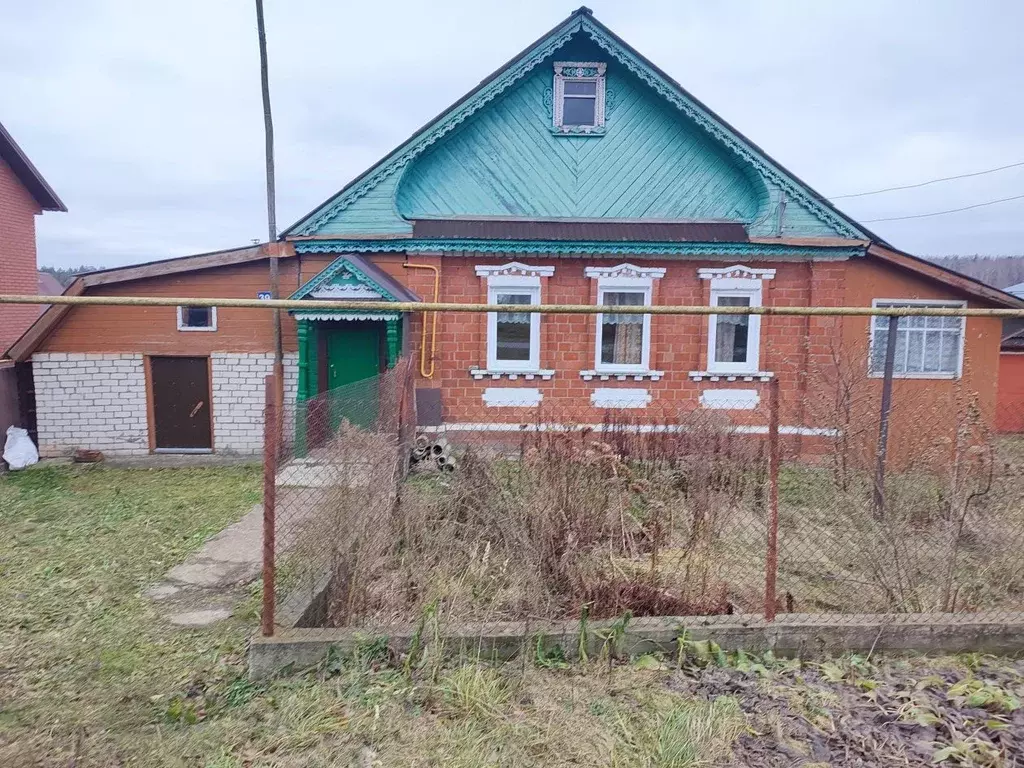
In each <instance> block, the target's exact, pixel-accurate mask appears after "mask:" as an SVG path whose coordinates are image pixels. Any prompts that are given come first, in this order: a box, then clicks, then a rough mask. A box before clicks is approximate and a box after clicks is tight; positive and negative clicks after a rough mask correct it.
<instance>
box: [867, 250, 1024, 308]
mask: <svg viewBox="0 0 1024 768" xmlns="http://www.w3.org/2000/svg"><path fill="white" fill-rule="evenodd" d="M867 255H868V258H875V259H878V260H879V261H884V262H886V263H887V264H892V265H893V266H895V267H899V268H901V269H905V270H907V271H909V272H914V273H916V274H918V275H921V276H923V277H926V278H928V279H930V280H935V281H936V282H939V283H942V284H943V285H946V286H948V287H950V288H954V289H955V290H958V291H960V292H961V293H964V294H967V295H969V296H973V297H975V298H976V299H980V300H981V301H986V302H989V303H991V304H995V305H997V306H1000V307H1011V308H1013V309H1024V299H1021V298H1019V297H1017V296H1014V295H1013V294H1012V293H1007V292H1006V291H1001V290H999V289H998V288H993V287H992V286H991V285H989V284H987V283H983V282H981V280H975V279H974V278H973V277H969V276H968V275H962V274H960V273H959V272H955V271H954V270H952V269H948V268H946V267H941V266H939V265H938V264H933V263H932V262H930V261H927V260H926V259H922V258H920V257H918V256H911V255H910V254H909V253H904V252H903V251H898V250H896V249H895V248H892V247H890V246H885V245H881V244H879V243H872V244H871V245H869V246H868V250H867Z"/></svg>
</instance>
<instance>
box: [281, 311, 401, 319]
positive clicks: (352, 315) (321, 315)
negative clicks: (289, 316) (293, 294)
mask: <svg viewBox="0 0 1024 768" xmlns="http://www.w3.org/2000/svg"><path fill="white" fill-rule="evenodd" d="M294 314H295V319H296V320H398V319H399V318H400V317H401V316H402V314H401V312H331V311H320V312H295V313H294Z"/></svg>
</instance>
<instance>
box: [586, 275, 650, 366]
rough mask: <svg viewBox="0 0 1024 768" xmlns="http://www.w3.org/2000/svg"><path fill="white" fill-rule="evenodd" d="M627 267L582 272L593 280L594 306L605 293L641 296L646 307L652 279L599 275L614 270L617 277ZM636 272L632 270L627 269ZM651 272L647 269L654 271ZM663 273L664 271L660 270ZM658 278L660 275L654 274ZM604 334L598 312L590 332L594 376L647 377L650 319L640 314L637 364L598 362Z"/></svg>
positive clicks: (600, 314) (602, 316)
mask: <svg viewBox="0 0 1024 768" xmlns="http://www.w3.org/2000/svg"><path fill="white" fill-rule="evenodd" d="M630 266H631V265H628V264H624V265H621V267H612V268H610V269H609V268H602V267H590V268H588V269H586V270H585V274H586V275H587V277H591V278H593V277H597V303H598V305H601V304H604V294H605V293H642V294H643V297H644V299H643V304H644V305H648V306H649V305H650V303H651V295H652V293H653V289H654V280H655V279H657V278H655V277H604V276H600V275H601V274H602V272H603V273H604V274H615V272H614V270H620V272H619V273H618V274H621V270H622V267H630ZM631 268H632V269H633V270H636V269H637V268H636V267H631ZM654 271H655V270H651V272H654ZM660 272H661V273H662V274H664V272H665V270H664V269H662V270H660ZM658 277H661V275H658ZM603 335H604V313H603V312H602V313H598V315H597V329H596V332H595V333H594V372H595V373H596V374H598V375H600V374H602V373H633V374H647V373H650V372H651V316H650V315H643V331H642V332H641V344H640V364H639V365H618V364H612V363H602V362H601V340H602V337H603Z"/></svg>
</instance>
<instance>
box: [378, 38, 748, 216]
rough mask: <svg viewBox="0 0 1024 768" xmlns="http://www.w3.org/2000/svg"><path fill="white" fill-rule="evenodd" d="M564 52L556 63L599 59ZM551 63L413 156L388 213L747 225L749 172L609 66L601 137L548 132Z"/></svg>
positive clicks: (587, 50) (588, 50)
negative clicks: (708, 221)
mask: <svg viewBox="0 0 1024 768" xmlns="http://www.w3.org/2000/svg"><path fill="white" fill-rule="evenodd" d="M573 48H575V50H571V51H560V52H559V53H558V54H557V55H558V56H565V57H566V58H567V60H572V61H592V60H594V58H595V57H597V56H600V55H601V54H602V53H603V52H602V51H600V49H598V48H597V46H594V45H593V44H591V45H589V46H573ZM605 58H607V57H605ZM552 62H553V59H552V60H551V61H548V62H545V63H544V64H542V65H541V66H539V67H537V69H536V70H534V72H533V73H532V74H531V75H530V76H529V77H528V78H526V79H525V80H524V81H523V82H522V83H520V84H519V85H517V86H516V87H514V88H512V89H510V90H509V91H507V92H506V93H505V94H503V95H502V96H501V97H500V98H498V99H496V100H495V101H494V102H493V103H492V104H490V105H489V106H488V107H487V108H486V109H483V110H481V111H480V112H478V113H477V114H476V115H474V116H473V117H472V118H471V119H470V120H468V121H466V122H465V123H463V125H461V126H460V127H459V128H458V129H457V130H456V131H455V132H453V133H452V134H451V135H450V136H448V137H446V138H445V139H444V140H442V141H440V142H438V143H437V144H435V145H434V146H433V147H432V148H431V149H429V150H428V151H427V152H425V153H424V154H423V155H421V156H420V157H419V158H417V159H416V160H415V161H414V162H413V163H412V164H411V165H410V167H409V168H408V169H407V170H406V172H405V175H404V176H403V178H402V181H401V184H400V185H399V187H398V211H399V213H401V214H402V215H403V216H405V217H406V218H410V219H416V218H426V217H452V216H465V215H479V216H527V217H552V216H555V217H572V218H602V217H610V218H624V219H645V218H653V219H698V220H699V219H728V220H738V221H754V220H755V219H756V218H757V213H758V211H759V210H761V208H762V207H765V206H767V204H768V194H767V189H766V188H765V186H764V184H763V183H762V182H761V180H760V178H758V176H757V174H756V171H755V170H754V169H753V168H751V167H750V166H746V167H741V165H740V164H739V162H738V161H737V160H736V159H735V158H733V157H731V156H730V155H729V153H727V152H726V151H725V150H724V149H723V148H721V147H720V146H719V145H718V144H716V143H715V142H714V141H712V140H711V139H710V138H709V137H708V136H707V134H706V133H704V132H703V131H702V130H701V129H700V128H699V127H698V126H696V125H695V124H694V123H693V122H691V121H689V120H687V119H686V118H685V117H684V116H682V115H680V114H679V112H678V111H677V110H675V109H673V108H672V107H671V106H670V105H668V104H666V103H665V101H664V100H663V99H661V98H660V97H659V96H658V95H657V94H656V93H654V92H653V91H652V90H651V89H650V88H649V87H647V86H645V85H644V84H643V83H641V82H640V81H639V80H638V79H637V78H636V77H634V76H633V75H631V74H630V73H629V72H628V71H626V70H625V68H623V67H616V66H614V65H610V66H609V68H608V74H607V92H606V99H607V101H609V102H610V108H609V109H608V110H607V112H606V114H607V122H606V132H605V134H604V135H602V136H590V137H586V136H557V135H554V134H553V133H552V131H551V89H552V72H553V67H552Z"/></svg>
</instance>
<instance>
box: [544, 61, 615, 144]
mask: <svg viewBox="0 0 1024 768" xmlns="http://www.w3.org/2000/svg"><path fill="white" fill-rule="evenodd" d="M607 67H608V65H607V64H606V63H605V62H603V61H556V62H555V83H554V89H553V90H554V93H553V95H552V110H551V131H552V133H554V134H556V135H558V136H601V135H603V134H604V131H605V70H606V69H607ZM567 81H569V82H577V83H594V84H595V86H594V90H595V93H594V124H593V125H564V124H563V114H562V112H563V108H564V105H565V83H566V82H567Z"/></svg>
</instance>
